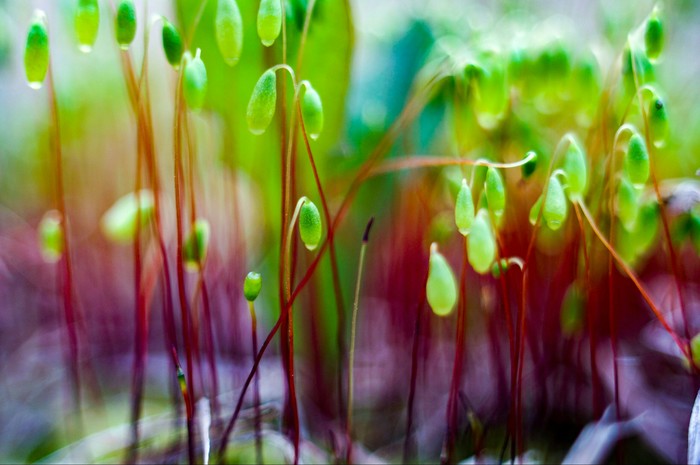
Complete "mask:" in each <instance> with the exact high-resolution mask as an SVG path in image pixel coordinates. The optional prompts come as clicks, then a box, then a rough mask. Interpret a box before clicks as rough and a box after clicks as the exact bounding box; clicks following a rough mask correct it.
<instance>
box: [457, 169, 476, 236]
mask: <svg viewBox="0 0 700 465" xmlns="http://www.w3.org/2000/svg"><path fill="white" fill-rule="evenodd" d="M473 223H474V200H473V199H472V190H471V189H470V188H469V185H468V184H467V180H466V179H462V185H461V186H460V188H459V192H458V193H457V201H456V202H455V224H456V225H457V229H459V233H460V234H462V235H463V236H466V235H467V234H469V229H470V228H471V227H472V224H473Z"/></svg>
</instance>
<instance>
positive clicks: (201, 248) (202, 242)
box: [182, 218, 211, 271]
mask: <svg viewBox="0 0 700 465" xmlns="http://www.w3.org/2000/svg"><path fill="white" fill-rule="evenodd" d="M210 236H211V228H210V227H209V222H208V221H207V220H205V219H203V218H198V219H197V220H196V221H195V222H194V225H193V227H192V231H190V234H189V235H188V236H187V238H186V239H185V242H184V243H183V245H182V260H183V262H184V263H185V267H187V269H188V270H190V271H196V270H199V269H201V267H202V265H203V264H204V261H205V260H206V258H207V252H208V250H209V237H210Z"/></svg>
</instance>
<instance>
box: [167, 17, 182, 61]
mask: <svg viewBox="0 0 700 465" xmlns="http://www.w3.org/2000/svg"><path fill="white" fill-rule="evenodd" d="M162 38H163V51H164V52H165V58H166V59H167V60H168V63H170V65H171V66H173V67H174V68H175V69H178V68H179V67H180V61H181V60H182V53H183V51H184V46H183V44H182V36H180V32H178V30H177V28H176V27H175V26H174V25H173V24H172V23H171V22H170V21H168V20H167V19H165V18H163V31H162Z"/></svg>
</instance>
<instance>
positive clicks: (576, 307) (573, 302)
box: [560, 283, 585, 336]
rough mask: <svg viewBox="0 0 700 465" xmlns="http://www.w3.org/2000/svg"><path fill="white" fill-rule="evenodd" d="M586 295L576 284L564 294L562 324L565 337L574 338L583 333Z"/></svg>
mask: <svg viewBox="0 0 700 465" xmlns="http://www.w3.org/2000/svg"><path fill="white" fill-rule="evenodd" d="M584 298H585V296H584V294H583V293H582V292H581V290H580V289H579V287H578V285H576V283H574V284H571V285H570V286H569V288H568V289H567V290H566V294H564V300H563V301H562V303H561V314H560V324H561V331H562V333H563V334H564V335H565V336H574V335H576V334H578V333H580V332H581V330H582V329H583V326H584V316H585V301H584Z"/></svg>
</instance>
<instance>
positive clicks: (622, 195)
mask: <svg viewBox="0 0 700 465" xmlns="http://www.w3.org/2000/svg"><path fill="white" fill-rule="evenodd" d="M617 214H618V216H619V218H620V222H621V223H622V226H624V228H625V229H626V230H628V231H632V230H634V227H635V225H636V224H637V215H638V214H639V194H638V193H637V189H635V188H634V186H633V185H632V184H631V183H630V182H629V181H628V180H627V179H625V178H624V177H623V178H622V179H620V184H619V185H618V187H617Z"/></svg>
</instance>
